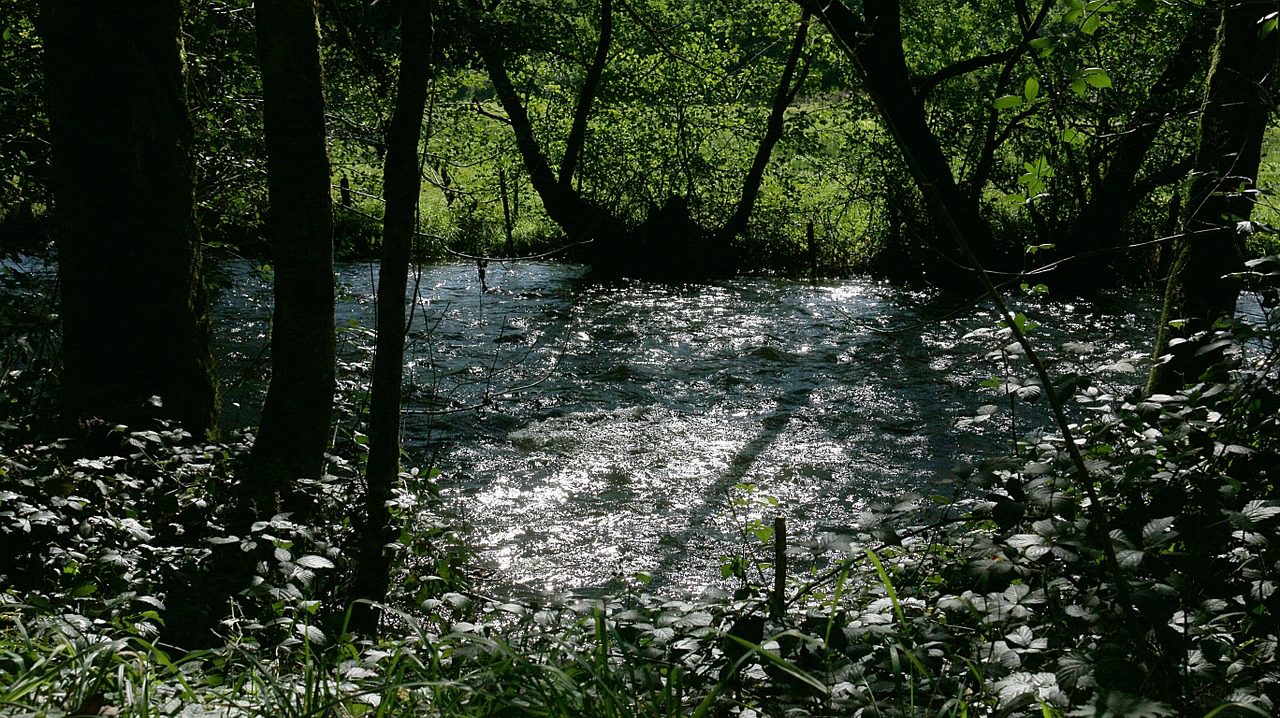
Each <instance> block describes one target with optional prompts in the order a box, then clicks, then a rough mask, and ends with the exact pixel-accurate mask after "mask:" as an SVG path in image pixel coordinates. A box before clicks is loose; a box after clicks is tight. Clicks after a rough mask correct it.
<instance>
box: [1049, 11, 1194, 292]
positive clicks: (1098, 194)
mask: <svg viewBox="0 0 1280 718" xmlns="http://www.w3.org/2000/svg"><path fill="white" fill-rule="evenodd" d="M1214 25H1215V23H1214V21H1213V18H1212V14H1211V13H1209V12H1207V11H1205V12H1203V13H1197V15H1196V16H1195V17H1193V18H1192V19H1191V24H1190V26H1189V27H1188V28H1187V34H1186V35H1185V36H1184V37H1183V39H1182V42H1180V43H1179V44H1178V47H1177V49H1175V50H1174V52H1173V54H1172V55H1170V56H1169V62H1168V64H1167V65H1166V66H1165V69H1164V71H1163V72H1161V74H1160V77H1159V78H1158V79H1157V80H1156V82H1155V84H1154V85H1153V86H1152V88H1151V90H1150V91H1149V92H1148V93H1147V99H1146V100H1145V101H1144V102H1143V104H1142V107H1141V108H1140V109H1139V111H1138V113H1137V115H1136V116H1134V117H1133V118H1132V120H1131V121H1130V122H1129V124H1128V126H1127V127H1126V128H1125V130H1124V131H1123V132H1120V133H1118V136H1117V137H1116V139H1115V140H1114V143H1113V145H1112V147H1111V148H1110V152H1109V153H1108V161H1107V164H1106V171H1105V174H1103V176H1102V181H1101V182H1100V183H1099V184H1098V185H1097V186H1096V187H1094V188H1093V191H1092V192H1090V196H1089V201H1088V203H1087V204H1085V205H1084V206H1083V207H1082V208H1081V210H1080V213H1079V215H1078V216H1077V217H1076V218H1075V221H1074V222H1072V223H1071V226H1070V228H1069V229H1068V230H1067V232H1066V235H1065V236H1067V237H1069V238H1070V242H1071V246H1070V247H1069V248H1068V247H1063V249H1067V250H1069V251H1070V252H1071V253H1072V254H1073V255H1080V256H1081V258H1082V259H1083V258H1087V261H1086V262H1083V263H1080V264H1079V265H1078V267H1079V268H1078V269H1076V270H1075V271H1068V272H1066V273H1065V275H1064V276H1063V277H1061V279H1062V280H1065V281H1066V282H1067V283H1068V284H1071V285H1078V286H1080V287H1088V286H1094V287H1096V286H1098V285H1099V284H1107V283H1108V280H1107V278H1105V277H1099V276H1098V275H1099V273H1102V272H1111V271H1114V270H1112V269H1111V268H1112V267H1113V266H1117V265H1116V264H1115V260H1113V261H1111V262H1108V261H1099V259H1098V258H1097V257H1096V256H1094V255H1096V254H1097V253H1098V252H1100V251H1107V250H1114V249H1116V248H1119V247H1120V245H1121V237H1122V235H1121V229H1122V227H1123V226H1124V222H1125V220H1126V219H1127V218H1128V217H1129V214H1130V213H1131V212H1132V211H1133V209H1134V207H1136V206H1137V204H1138V203H1139V202H1140V201H1141V200H1142V198H1143V197H1144V196H1145V192H1144V191H1143V190H1144V189H1148V187H1144V186H1143V185H1142V183H1139V182H1138V175H1139V172H1140V171H1141V170H1142V167H1143V164H1144V163H1145V161H1146V159H1147V154H1148V152H1149V151H1150V149H1151V146H1152V144H1153V143H1154V142H1155V139H1156V135H1157V134H1159V132H1160V129H1161V127H1162V126H1163V125H1164V121H1165V118H1166V117H1168V116H1169V113H1170V111H1172V110H1173V109H1174V105H1175V103H1176V101H1177V99H1178V98H1179V97H1180V96H1181V93H1182V92H1183V90H1184V89H1185V88H1186V87H1187V85H1188V84H1189V83H1190V82H1191V80H1192V78H1193V77H1194V76H1195V74H1196V72H1197V70H1198V69H1199V68H1200V67H1202V64H1201V63H1203V62H1204V57H1205V55H1206V54H1207V53H1208V50H1209V48H1210V47H1211V46H1212V45H1213V35H1214V33H1213V28H1214ZM1058 279H1059V278H1058V277H1055V284H1057V283H1058Z"/></svg>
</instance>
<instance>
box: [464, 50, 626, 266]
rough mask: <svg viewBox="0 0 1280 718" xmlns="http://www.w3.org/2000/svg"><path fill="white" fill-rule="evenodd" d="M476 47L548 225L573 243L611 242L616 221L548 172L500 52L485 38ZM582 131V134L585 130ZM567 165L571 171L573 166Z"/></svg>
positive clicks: (587, 91) (584, 94)
mask: <svg viewBox="0 0 1280 718" xmlns="http://www.w3.org/2000/svg"><path fill="white" fill-rule="evenodd" d="M477 44H478V45H479V51H480V57H481V58H482V59H483V60H484V65H485V69H486V70H488V72H489V79H490V81H491V82H493V88H494V92H495V93H496V94H497V96H498V101H499V102H500V103H502V109H503V110H505V111H506V113H507V117H508V119H509V120H510V122H511V130H512V132H513V133H514V134H515V139H516V149H517V151H519V152H520V158H521V160H523V161H524V166H525V170H526V171H527V172H528V173H529V181H530V183H531V184H532V185H533V189H534V191H535V192H537V193H538V197H540V198H541V199H542V206H543V208H544V209H546V211H547V215H548V216H549V217H550V218H551V221H552V222H555V223H556V224H557V225H558V226H559V227H560V228H561V229H562V230H564V232H565V234H566V235H568V237H569V240H570V241H572V242H580V241H584V240H588V239H592V238H593V237H606V238H609V239H612V238H613V237H614V236H615V235H616V234H618V228H617V221H616V220H615V219H614V218H613V217H612V216H610V215H609V214H608V212H606V211H605V210H604V209H602V208H600V207H596V206H594V205H593V204H591V203H590V202H588V201H586V200H585V199H583V198H582V196H581V195H579V194H578V192H577V190H575V189H574V188H573V183H572V182H571V181H568V182H562V181H561V179H563V178H560V177H558V176H557V175H556V173H555V171H554V170H552V169H551V163H550V162H549V161H548V160H547V156H546V153H545V152H544V151H543V149H542V145H541V144H539V143H538V139H537V138H536V137H534V134H533V122H532V121H530V119H529V113H528V111H526V110H525V107H524V103H523V102H522V101H521V100H520V94H519V93H518V92H516V89H515V87H514V86H513V85H512V84H511V77H510V76H509V75H508V74H507V65H506V53H505V51H504V50H503V48H501V47H498V46H497V45H495V44H494V43H493V42H491V41H489V40H488V39H486V38H479V41H478V43H477ZM595 91H596V88H595V87H588V86H584V87H583V88H582V90H581V96H580V97H579V100H578V107H579V108H582V107H583V106H584V105H588V104H589V103H590V99H589V98H590V97H594V95H595ZM584 98H586V99H584ZM574 115H575V117H577V116H584V117H585V113H584V112H583V111H582V110H581V109H579V110H577V111H575V113H574ZM584 124H585V120H584ZM583 131H584V132H585V129H584V130H583ZM567 164H568V165H569V167H570V168H572V167H573V166H574V164H575V163H567Z"/></svg>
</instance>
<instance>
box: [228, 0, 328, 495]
mask: <svg viewBox="0 0 1280 718" xmlns="http://www.w3.org/2000/svg"><path fill="white" fill-rule="evenodd" d="M256 8H257V17H256V23H257V25H256V32H257V36H258V61H259V63H260V64H261V66H262V95H263V106H264V117H263V120H264V129H265V133H266V146H267V191H268V193H269V197H270V215H269V217H268V234H269V237H270V240H271V246H272V253H273V255H274V260H275V311H274V314H273V316H272V330H271V383H270V385H269V387H268V389H267V397H266V401H265V402H264V404H263V408H262V421H261V424H260V426H259V430H258V437H257V441H255V442H254V445H253V451H252V455H251V457H250V465H249V477H250V480H251V481H252V486H251V488H250V491H252V492H255V493H256V494H257V497H256V498H257V499H258V501H259V502H261V501H262V500H267V501H271V500H275V498H274V497H280V498H282V499H284V502H285V505H286V507H287V508H289V509H290V510H294V511H300V512H303V513H305V510H306V508H307V507H306V505H305V502H297V501H294V500H293V499H292V498H291V494H292V486H293V484H294V482H295V481H296V480H297V479H300V478H305V479H317V478H319V477H320V476H321V474H322V472H323V469H324V453H325V450H326V449H327V448H328V446H329V436H330V431H331V428H330V422H331V417H332V413H333V390H334V382H335V378H334V377H335V365H334V347H335V338H334V318H333V313H334V282H333V208H332V200H331V198H330V196H329V157H328V152H327V149H326V145H325V127H324V90H323V84H322V79H321V69H320V31H319V27H318V26H317V23H316V14H315V7H314V5H313V3H312V0H258V3H257V6H256ZM258 508H259V510H262V509H268V508H269V507H267V506H263V505H260V506H259V507H258Z"/></svg>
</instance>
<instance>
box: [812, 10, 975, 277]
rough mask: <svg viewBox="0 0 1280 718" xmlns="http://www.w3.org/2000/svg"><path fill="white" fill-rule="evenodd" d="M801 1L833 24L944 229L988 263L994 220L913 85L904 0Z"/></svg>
mask: <svg viewBox="0 0 1280 718" xmlns="http://www.w3.org/2000/svg"><path fill="white" fill-rule="evenodd" d="M796 2H797V3H799V4H800V6H801V7H804V8H806V9H808V10H809V11H810V12H812V13H813V14H814V15H815V16H817V17H818V18H819V19H820V20H821V21H822V23H823V24H824V25H826V26H827V29H828V30H829V31H830V32H831V34H832V35H833V36H834V37H835V39H836V42H837V44H838V45H839V46H840V49H841V50H842V51H843V52H844V53H845V55H847V56H848V57H849V59H850V60H852V61H853V63H854V65H855V66H856V68H857V70H858V73H859V75H860V76H861V78H862V81H863V86H864V87H865V88H866V90H867V93H868V94H869V95H871V99H872V101H873V102H875V105H876V108H877V110H878V111H879V113H880V117H881V119H882V120H883V121H884V123H885V125H886V127H887V128H888V130H889V134H890V135H891V136H892V137H893V138H894V142H895V144H896V145H897V146H898V149H899V151H901V152H902V155H903V158H904V159H905V160H906V163H907V168H908V170H909V171H910V172H911V177H912V179H913V180H914V181H915V183H916V186H917V187H919V189H920V192H921V194H922V195H923V196H924V199H925V203H926V205H927V207H928V211H929V215H930V218H931V219H932V220H933V222H934V224H935V225H936V226H937V227H938V230H939V231H940V232H941V233H942V234H944V235H948V236H952V237H959V238H962V239H963V241H964V242H965V243H967V244H968V245H969V247H970V248H972V250H973V253H974V255H975V256H976V257H977V258H978V259H979V260H982V261H983V262H984V263H986V262H990V261H992V260H993V259H995V257H996V254H995V237H994V235H993V234H992V231H991V226H990V225H989V224H988V223H987V221H986V219H984V218H983V217H982V215H981V214H980V213H979V211H978V207H977V206H976V205H975V204H974V203H972V202H970V201H968V199H967V198H966V197H965V196H964V193H962V192H961V191H960V189H959V187H958V186H957V184H956V180H955V177H954V176H953V175H952V173H951V164H950V162H948V160H947V157H946V155H945V154H943V152H942V147H941V145H940V144H939V143H938V138H937V137H935V136H934V134H933V131H932V130H931V129H929V124H928V122H927V117H926V115H925V110H924V103H923V102H922V101H921V99H920V97H919V96H918V95H917V94H916V93H915V92H914V91H913V90H912V88H911V75H910V72H909V71H908V70H907V64H906V58H905V56H904V54H903V50H902V18H901V8H900V7H899V3H898V0H866V2H864V3H862V6H863V10H862V15H861V16H859V15H857V14H855V13H853V12H852V11H850V10H849V8H848V7H847V6H846V5H845V4H844V3H843V2H842V1H841V0H831V1H830V2H828V1H827V0H796ZM958 249H959V248H958V247H957V251H956V252H952V253H948V258H949V259H950V261H951V262H953V263H958V264H961V266H963V263H964V262H963V260H962V259H961V258H960V252H959V251H958ZM948 274H949V275H953V276H954V275H955V272H954V268H953V267H948Z"/></svg>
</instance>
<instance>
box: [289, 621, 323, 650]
mask: <svg viewBox="0 0 1280 718" xmlns="http://www.w3.org/2000/svg"><path fill="white" fill-rule="evenodd" d="M293 630H294V631H296V632H297V633H298V635H299V636H301V637H302V638H305V639H307V640H308V641H310V642H311V643H314V644H316V645H318V646H322V645H324V642H325V637H324V631H321V630H320V629H319V628H316V627H315V626H312V625H310V624H304V623H299V624H296V625H294V627H293Z"/></svg>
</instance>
